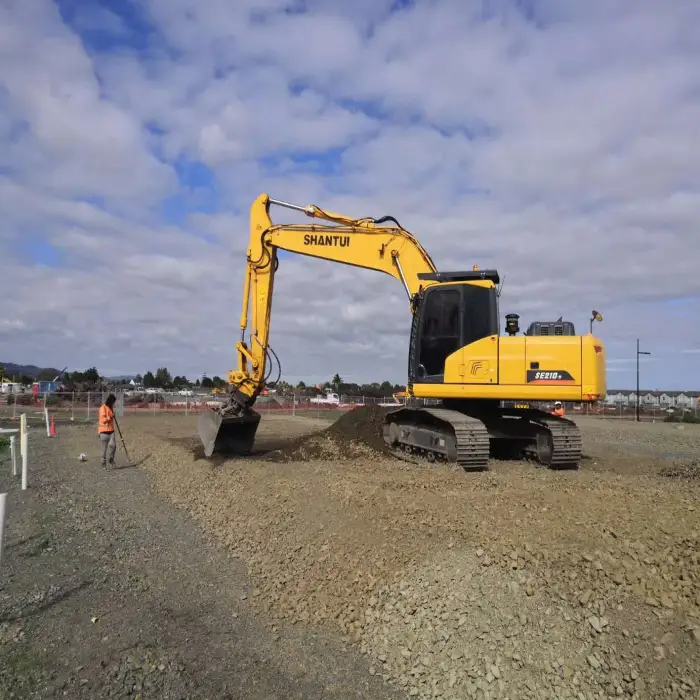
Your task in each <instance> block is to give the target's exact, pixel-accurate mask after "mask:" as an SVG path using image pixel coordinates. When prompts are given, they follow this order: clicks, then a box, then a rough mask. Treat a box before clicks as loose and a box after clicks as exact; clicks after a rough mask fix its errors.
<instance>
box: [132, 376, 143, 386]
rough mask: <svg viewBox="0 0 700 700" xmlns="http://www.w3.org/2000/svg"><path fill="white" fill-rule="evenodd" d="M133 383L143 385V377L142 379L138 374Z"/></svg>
mask: <svg viewBox="0 0 700 700" xmlns="http://www.w3.org/2000/svg"><path fill="white" fill-rule="evenodd" d="M134 381H135V382H136V383H137V384H143V377H142V376H141V375H140V374H137V375H136V376H135V377H134Z"/></svg>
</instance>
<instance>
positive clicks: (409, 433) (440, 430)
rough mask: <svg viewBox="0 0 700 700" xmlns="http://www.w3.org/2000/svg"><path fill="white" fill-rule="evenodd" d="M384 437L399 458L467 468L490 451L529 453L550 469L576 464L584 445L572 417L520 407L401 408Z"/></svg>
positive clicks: (484, 460)
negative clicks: (465, 408) (480, 408)
mask: <svg viewBox="0 0 700 700" xmlns="http://www.w3.org/2000/svg"><path fill="white" fill-rule="evenodd" d="M384 439H385V440H386V442H387V443H388V444H389V446H390V447H391V448H392V454H394V456H396V457H398V458H400V459H403V460H406V461H409V462H419V463H421V462H424V461H427V462H431V463H432V462H448V463H456V464H457V465H458V466H459V467H461V468H462V469H464V470H465V471H481V470H485V469H487V468H488V461H489V458H491V457H493V458H496V459H522V458H531V459H533V460H534V461H536V462H538V463H539V464H541V465H542V466H546V467H549V468H551V469H576V468H578V465H579V462H580V460H581V448H582V441H581V433H580V431H579V429H578V426H577V425H576V424H575V423H574V422H573V421H570V420H567V419H566V418H559V417H557V416H553V415H551V414H549V413H546V412H545V411H540V410H537V409H516V408H512V409H507V408H505V409H504V408H494V409H485V410H479V409H471V410H457V409H455V408H445V407H443V406H440V407H435V408H433V407H407V408H400V409H398V410H395V411H391V412H389V413H387V415H386V422H385V425H384Z"/></svg>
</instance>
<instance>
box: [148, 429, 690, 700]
mask: <svg viewBox="0 0 700 700" xmlns="http://www.w3.org/2000/svg"><path fill="white" fill-rule="evenodd" d="M580 424H581V426H582V431H583V433H584V439H585V443H584V449H585V452H586V458H585V459H584V460H583V462H582V465H581V469H580V470H579V471H578V472H567V473H565V474H561V473H557V472H551V471H548V470H544V469H537V468H535V467H533V466H531V465H523V464H521V463H513V462H503V463H499V462H493V463H492V468H491V471H490V472H488V473H485V474H465V473H462V472H455V471H452V470H447V469H446V470H444V471H443V470H435V469H432V470H431V469H423V468H419V467H414V466H412V465H406V464H405V463H402V462H399V461H397V460H389V459H385V458H381V457H378V456H377V455H376V453H373V454H372V456H371V457H367V456H364V455H360V456H355V457H353V458H352V459H338V458H337V457H335V458H332V459H328V458H325V453H323V452H322V451H321V452H320V453H313V454H309V453H306V454H304V453H302V452H299V451H298V444H299V443H298V442H297V443H295V447H294V448H293V450H297V451H296V452H294V451H293V450H292V452H291V453H289V454H292V455H294V456H296V457H297V460H298V461H290V459H289V454H288V459H287V460H286V461H285V463H284V464H280V463H275V462H270V461H265V460H260V459H258V460H255V459H253V460H229V461H226V462H224V463H223V464H221V465H219V466H216V467H213V466H212V465H211V464H210V463H208V462H206V461H205V460H199V461H194V462H193V461H192V459H191V456H190V455H185V454H184V453H183V451H182V450H178V449H177V448H176V447H175V446H173V445H171V444H166V443H164V442H158V440H157V438H155V439H154V438H153V437H151V436H152V433H153V430H154V428H153V426H152V425H151V426H149V427H148V428H147V431H146V429H145V428H144V427H142V428H141V430H143V431H144V432H143V433H142V434H143V435H144V441H145V442H148V441H149V440H150V443H149V448H151V451H152V452H153V458H152V459H149V460H148V461H147V462H146V463H145V466H146V468H147V469H148V471H149V472H150V473H151V475H152V476H153V478H154V482H155V483H156V485H157V487H158V488H159V489H160V490H161V491H162V492H163V493H165V494H167V495H168V496H169V498H171V499H172V500H173V501H174V502H175V503H177V504H178V505H180V506H181V507H183V508H184V509H186V510H187V511H188V512H189V513H190V514H191V515H192V516H194V517H195V518H196V519H197V520H198V521H199V522H200V523H202V525H203V526H204V528H205V529H207V530H208V531H210V532H211V533H212V534H214V535H215V536H216V537H217V538H218V540H219V542H220V543H221V545H222V546H223V547H224V548H226V549H227V550H228V551H230V552H232V553H235V554H236V555H237V556H240V557H241V558H243V559H244V560H245V561H246V562H247V563H248V565H249V568H250V570H251V572H252V575H253V578H254V580H255V588H254V590H253V592H252V603H253V604H254V605H255V606H256V607H257V609H259V610H260V611H261V612H264V613H265V614H267V615H269V616H270V617H271V618H274V619H277V620H280V621H284V622H291V623H294V624H297V625H302V626H304V625H307V624H312V625H315V626H319V625H324V624H330V625H332V626H334V627H336V628H337V629H339V630H340V631H341V633H342V634H343V639H344V640H345V642H346V643H347V644H349V645H352V646H356V647H358V648H359V649H360V650H361V651H362V652H363V653H365V654H366V656H367V658H368V659H369V662H370V663H371V668H370V674H371V675H374V676H375V677H379V678H382V679H383V680H384V681H386V682H387V683H388V684H391V685H393V686H395V687H396V688H398V689H400V690H402V691H403V692H405V693H407V694H408V695H409V696H411V697H418V698H436V697H444V698H472V697H473V698H524V699H526V700H527V699H529V698H538V699H539V698H556V699H557V700H559V699H562V700H565V699H567V698H577V699H578V698H585V699H589V698H613V697H633V698H696V697H697V695H698V691H699V690H700V661H699V659H700V654H699V652H700V593H699V591H700V547H699V546H698V545H699V540H698V538H699V537H700V517H699V514H700V506H697V498H698V495H699V494H700V488H698V484H697V483H696V482H695V481H694V480H693V479H689V478H685V479H679V478H671V477H670V476H663V474H662V472H663V471H664V470H667V469H669V468H671V469H675V470H676V471H678V470H679V469H681V470H686V471H687V470H688V469H691V470H692V469H693V467H692V464H693V463H692V461H691V460H686V461H683V460H681V461H679V460H675V463H674V462H672V461H670V460H669V461H664V460H661V459H658V458H657V456H656V455H657V453H658V451H664V450H665V449H666V448H665V446H664V444H663V442H662V441H663V440H664V439H665V438H669V442H672V443H673V444H672V447H673V450H674V451H679V450H680V451H685V452H686V453H687V454H691V453H692V450H693V449H694V447H695V446H696V445H698V438H699V437H700V431H699V430H698V429H697V428H696V426H687V427H686V429H685V430H684V431H678V430H675V431H674V430H673V428H672V427H671V426H668V425H664V424H653V425H652V424H649V425H634V426H629V425H624V424H623V425H615V424H614V421H612V420H609V421H601V420H595V419H588V420H587V419H582V420H581V421H580ZM143 425H144V426H145V423H144V424H143ZM292 426H293V427H292ZM298 426H299V422H298V421H295V420H294V419H293V418H283V417H271V418H269V419H266V420H264V421H263V423H262V424H261V431H260V433H259V435H260V440H259V442H260V444H261V445H264V444H265V443H266V441H268V440H277V441H279V438H280V436H281V435H283V434H285V432H287V431H289V432H292V431H297V430H298ZM669 428H671V429H669ZM169 429H170V430H171V431H172V430H173V428H172V426H171V428H169ZM180 429H181V430H182V431H183V432H186V431H187V430H189V429H191V427H190V426H189V425H188V424H187V423H185V422H183V423H182V424H181V425H180ZM136 430H138V429H136ZM329 432H330V431H329ZM317 433H318V430H317ZM146 435H149V437H146ZM325 435H326V436H328V432H327V433H326V434H325ZM313 439H318V434H317V435H316V436H315V437H314V438H313ZM609 443H612V444H613V445H614V446H615V447H614V448H612V449H610V448H609V446H608V445H609ZM155 444H157V445H158V447H157V449H155V448H154V447H153V446H154V445H155ZM306 444H308V442H307V443H306ZM626 445H630V446H633V447H636V448H640V447H642V448H644V447H645V446H646V454H644V455H641V456H640V455H639V454H638V453H636V452H633V451H631V450H627V451H626V449H625V447H626ZM300 458H301V459H300ZM683 473H685V471H683ZM677 476H678V474H677Z"/></svg>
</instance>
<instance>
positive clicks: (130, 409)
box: [0, 391, 700, 422]
mask: <svg viewBox="0 0 700 700" xmlns="http://www.w3.org/2000/svg"><path fill="white" fill-rule="evenodd" d="M114 393H115V395H116V396H117V403H116V405H115V412H116V414H117V416H118V417H121V416H124V415H129V414H141V415H145V416H148V415H153V416H158V415H163V414H167V413H175V414H177V413H179V414H185V415H189V414H196V413H199V412H201V411H204V410H205V409H206V407H207V406H211V407H214V406H216V405H217V404H219V403H220V402H221V401H222V400H223V399H222V397H221V396H213V395H211V394H200V395H193V396H183V395H181V394H179V393H177V392H160V393H157V394H139V395H134V394H131V393H130V392H114ZM107 395H108V392H102V391H93V392H64V393H48V394H44V395H39V396H34V395H32V394H0V420H13V419H14V420H19V417H20V416H21V415H22V414H23V413H24V414H26V415H27V418H28V419H29V420H30V421H32V422H33V421H34V420H40V421H43V420H44V415H45V414H44V407H46V408H47V409H48V411H49V413H50V414H51V415H52V416H53V417H54V419H55V420H56V421H59V422H64V421H70V422H92V421H95V420H97V410H98V408H99V406H100V404H101V403H102V402H103V401H104V400H105V399H106V398H107ZM424 403H425V404H427V405H431V404H435V403H437V401H430V400H426V401H425V402H424ZM372 404H373V405H383V406H400V405H402V404H401V403H399V402H398V401H397V400H396V399H394V398H392V397H391V396H389V397H385V398H377V397H372V396H343V395H341V396H340V397H339V400H338V401H337V402H336V403H331V402H323V401H321V402H319V401H318V400H315V399H314V398H313V397H306V396H302V397H300V396H272V395H271V396H260V397H258V399H257V401H256V403H255V409H256V410H257V411H258V412H260V413H262V414H263V415H265V414H272V413H275V414H277V413H279V414H290V415H297V414H298V415H306V416H309V417H318V418H322V417H332V416H333V415H335V414H340V413H341V412H344V411H347V410H350V409H352V408H355V407H356V406H364V405H372ZM529 405H531V406H532V407H533V408H535V407H541V408H545V409H547V408H549V405H548V404H539V403H536V402H530V404H529ZM564 407H565V409H566V414H567V416H569V417H575V416H577V415H589V416H596V417H599V418H609V419H620V420H634V418H635V415H636V410H635V405H634V403H627V404H624V403H618V404H611V403H603V402H598V403H593V404H576V403H565V404H564ZM672 411H673V414H674V415H675V416H676V418H677V419H681V418H684V419H686V420H687V419H688V418H689V417H690V418H691V420H692V419H695V420H698V419H700V409H699V407H698V406H694V407H689V408H688V407H682V406H680V407H673V408H672ZM669 413H670V411H669V410H668V407H662V406H655V405H644V404H643V405H642V406H641V407H640V417H641V419H642V420H645V421H662V420H664V419H665V418H666V417H667V416H668V415H669Z"/></svg>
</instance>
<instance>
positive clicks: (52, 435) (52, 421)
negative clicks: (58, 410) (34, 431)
mask: <svg viewBox="0 0 700 700" xmlns="http://www.w3.org/2000/svg"><path fill="white" fill-rule="evenodd" d="M51 437H56V421H55V420H54V417H53V416H51Z"/></svg>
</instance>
